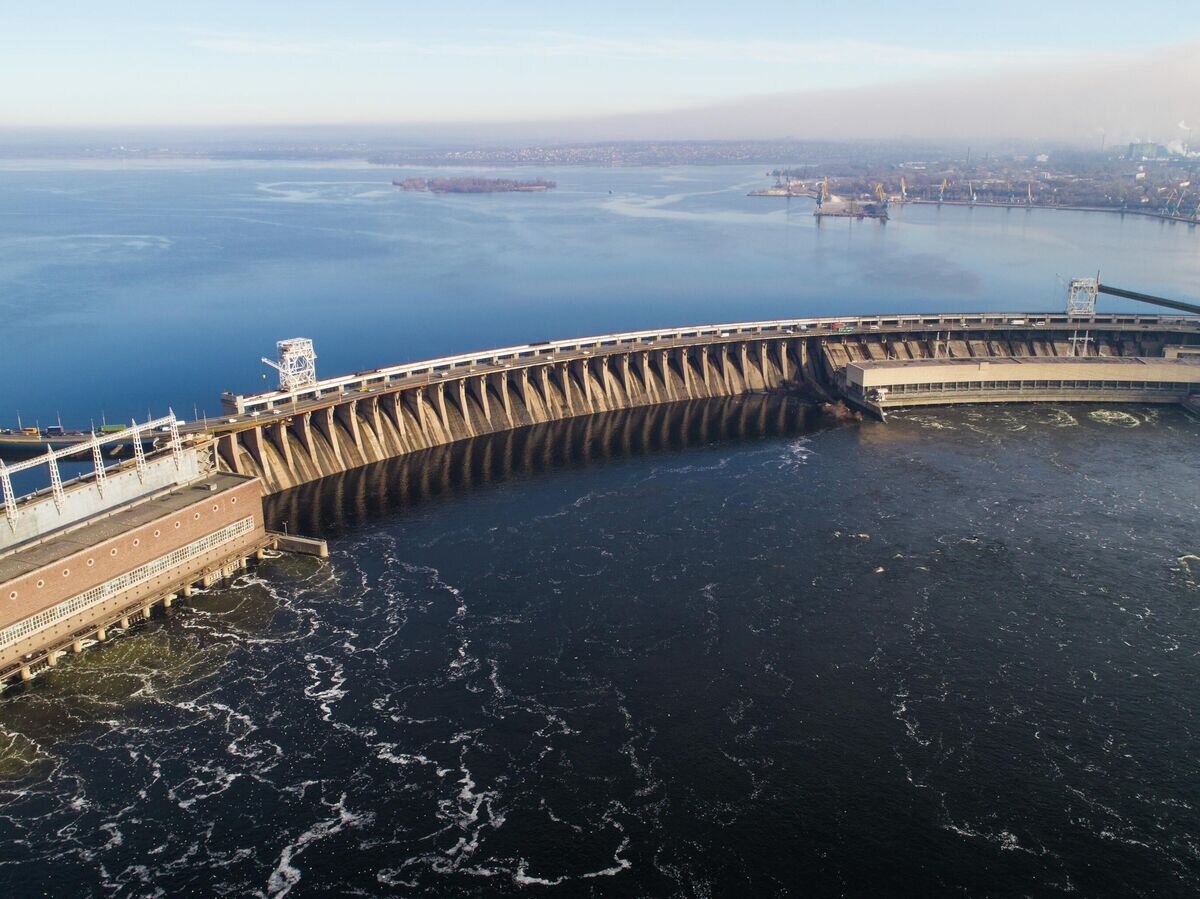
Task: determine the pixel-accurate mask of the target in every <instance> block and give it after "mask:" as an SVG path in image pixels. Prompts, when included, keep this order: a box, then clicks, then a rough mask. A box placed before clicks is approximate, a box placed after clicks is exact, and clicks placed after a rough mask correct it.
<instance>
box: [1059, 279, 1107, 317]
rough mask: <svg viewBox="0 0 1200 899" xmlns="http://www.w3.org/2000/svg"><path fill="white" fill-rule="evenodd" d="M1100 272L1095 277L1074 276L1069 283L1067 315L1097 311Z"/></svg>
mask: <svg viewBox="0 0 1200 899" xmlns="http://www.w3.org/2000/svg"><path fill="white" fill-rule="evenodd" d="M1099 289H1100V273H1099V272H1097V273H1096V277H1094V278H1072V279H1071V282H1070V283H1069V284H1068V285H1067V315H1092V314H1094V313H1095V311H1096V293H1097V291H1098V290H1099Z"/></svg>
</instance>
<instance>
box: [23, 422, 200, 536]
mask: <svg viewBox="0 0 1200 899" xmlns="http://www.w3.org/2000/svg"><path fill="white" fill-rule="evenodd" d="M161 428H166V429H167V430H168V432H169V434H170V440H169V443H168V445H169V447H170V450H171V452H172V454H173V455H174V457H175V467H176V468H179V467H180V466H181V465H182V453H183V444H182V443H181V442H180V438H179V421H178V420H177V419H176V418H175V413H174V412H171V413H170V414H168V415H164V416H163V417H162V418H156V419H154V420H152V421H145V422H142V423H141V424H138V423H137V422H136V421H135V422H133V423H132V424H131V425H130V426H129V427H128V428H125V429H124V430H123V431H116V432H111V431H110V432H101V433H99V434H95V433H93V434H92V439H91V440H87V441H78V442H76V443H72V444H71V445H69V446H64V447H62V448H60V449H51V450H49V451H48V452H47V453H46V454H45V455H43V456H34V457H33V458H32V459H26V460H25V461H23V462H17V463H16V464H13V465H8V464H6V463H5V462H3V461H2V460H0V491H2V494H3V500H4V514H5V516H6V517H7V518H8V524H9V527H12V528H15V527H16V522H17V514H18V510H17V504H18V503H19V502H20V500H21V499H23V498H24V497H17V496H15V495H14V493H13V486H12V476H13V475H14V474H16V473H18V472H21V471H28V470H30V469H32V468H39V467H41V466H43V465H45V466H46V467H47V468H48V469H49V472H50V489H51V490H52V491H53V493H54V503H55V505H57V506H58V507H59V508H60V509H61V508H62V504H63V500H64V498H65V495H66V494H65V491H64V489H63V480H62V476H61V474H60V473H59V470H58V460H59V459H67V458H70V457H72V456H79V455H82V454H84V453H90V454H91V457H92V464H93V466H94V468H95V472H94V478H95V484H96V487H97V489H99V491H100V495H101V496H103V495H104V485H105V480H106V475H107V470H106V468H105V466H104V456H103V454H102V453H101V452H100V448H101V447H102V446H104V445H105V444H111V443H132V444H133V451H134V459H135V464H136V466H137V470H138V476H139V477H141V476H142V475H143V474H144V473H145V470H146V452H145V447H143V446H142V439H143V435H144V434H147V433H149V434H153V433H155V432H157V431H158V430H159V429H161ZM46 439H47V442H53V441H54V438H53V437H49V438H46ZM65 439H70V438H69V437H67V438H65Z"/></svg>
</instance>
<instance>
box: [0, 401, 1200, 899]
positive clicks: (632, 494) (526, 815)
mask: <svg viewBox="0 0 1200 899" xmlns="http://www.w3.org/2000/svg"><path fill="white" fill-rule="evenodd" d="M1198 438H1200V422H1197V420H1196V419H1194V418H1189V417H1188V416H1186V415H1185V414H1184V413H1183V412H1182V411H1179V410H1177V409H1147V408H1141V407H1130V408H1112V409H1104V408H1099V407H1087V406H1061V407H1011V408H998V407H992V408H957V409H949V410H936V411H935V410H927V411H922V412H910V413H900V414H897V415H895V416H894V417H893V418H892V419H891V421H889V423H887V424H886V425H885V424H879V423H861V424H835V423H832V422H828V421H826V420H824V419H822V418H821V417H820V416H819V415H817V414H816V413H814V412H813V411H812V410H811V409H810V408H808V407H805V406H803V405H800V404H799V403H798V402H796V401H794V400H791V399H787V398H779V397H771V398H767V397H750V398H746V399H741V400H725V401H715V402H709V403H689V404H683V405H676V406H669V407H661V408H658V409H651V410H642V411H637V412H629V413H622V414H617V415H608V416H597V417H594V418H590V419H584V420H580V421H576V422H572V423H568V424H560V425H556V426H548V427H543V428H535V429H531V430H529V431H523V432H518V433H517V434H515V435H501V436H499V437H493V438H488V439H486V440H482V441H476V442H473V443H464V444H459V445H456V446H453V447H448V448H443V449H442V450H440V451H436V452H433V453H429V454H426V455H424V456H422V457H415V458H412V459H409V460H407V461H405V462H403V463H393V464H390V465H389V464H384V465H380V466H376V467H374V468H369V469H365V470H363V471H360V472H356V473H351V474H349V475H346V476H344V477H342V478H339V479H332V480H329V481H326V482H323V483H321V484H318V485H310V487H309V488H306V495H303V496H287V495H285V496H282V497H279V498H278V500H277V501H276V502H275V503H274V504H273V506H272V509H271V514H272V515H273V516H274V517H275V519H276V521H277V522H280V523H281V522H282V521H289V520H290V524H291V525H292V526H293V527H296V526H301V527H302V528H303V529H305V530H308V531H309V532H312V531H320V532H323V533H326V534H329V535H330V536H331V538H332V543H331V550H332V555H331V558H330V560H329V562H328V563H327V564H319V563H316V562H314V561H311V560H303V559H293V558H280V559H277V560H274V561H271V562H269V563H267V564H264V565H262V566H260V567H258V568H257V569H256V570H254V571H253V572H252V573H251V574H250V575H248V576H245V577H242V578H241V579H239V580H238V581H237V582H235V583H234V584H232V585H231V586H229V587H227V588H220V589H214V590H212V591H210V592H208V593H205V594H204V595H201V596H199V597H197V598H196V599H195V600H194V601H192V602H191V604H190V605H188V606H186V607H179V608H177V609H175V610H173V612H172V614H171V615H170V617H169V618H167V619H165V620H158V621H155V622H153V623H152V624H150V625H149V626H147V627H145V628H143V629H141V630H139V631H137V632H136V633H134V634H132V635H130V636H126V637H124V638H122V639H119V640H117V641H115V642H113V643H111V644H109V645H108V646H106V647H104V648H103V649H102V650H97V651H90V652H87V653H85V654H83V655H82V656H80V657H78V658H76V659H73V660H71V662H70V664H68V665H65V666H64V667H63V668H61V669H60V670H58V671H56V672H54V673H53V674H52V675H50V676H47V677H43V678H40V679H39V680H38V681H37V683H36V688H35V689H32V690H29V691H26V692H24V693H23V694H21V695H19V696H14V697H9V698H7V699H6V700H5V701H4V702H3V704H2V705H0V878H3V880H4V882H5V884H6V885H7V886H8V888H9V890H10V894H12V895H40V894H41V893H42V891H45V892H46V893H51V892H53V893H56V894H66V895H85V894H95V895H118V896H134V895H139V896H140V895H151V894H159V895H168V896H174V895H197V894H201V893H220V894H224V895H266V896H283V895H287V894H289V893H292V894H293V895H297V896H299V895H349V894H354V895H370V896H392V895H407V896H415V895H432V896H492V895H517V894H522V895H523V894H525V893H529V894H531V895H535V894H536V895H548V896H553V895H562V896H579V895H583V896H588V895H595V896H601V895H603V896H646V895H663V896H739V895H740V896H772V895H777V896H782V895H881V894H897V895H899V894H904V895H912V894H926V895H969V896H987V895H996V896H1001V895H1057V894H1065V893H1072V892H1073V893H1077V894H1079V895H1085V896H1100V895H1111V896H1168V895H1178V896H1186V895H1194V894H1195V892H1196V890H1197V889H1198V888H1200V839H1198V837H1197V834H1200V812H1198V810H1197V809H1198V807H1200V770H1198V764H1197V758H1198V757H1200V736H1198V734H1200V718H1198V712H1197V708H1198V703H1197V699H1198V698H1200V697H1198V694H1197V690H1198V687H1197V679H1196V671H1197V664H1198V653H1200V640H1198V639H1197V614H1198V608H1200V588H1198V583H1197V582H1198V580H1200V558H1197V556H1196V553H1197V552H1198V550H1200V545H1198V544H1197V542H1196V541H1197V527H1196V525H1197V521H1198V520H1200V483H1198V479H1197V477H1196V475H1197V471H1198V470H1200V440H1198Z"/></svg>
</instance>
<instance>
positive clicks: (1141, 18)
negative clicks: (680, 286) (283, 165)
mask: <svg viewBox="0 0 1200 899" xmlns="http://www.w3.org/2000/svg"><path fill="white" fill-rule="evenodd" d="M4 5H5V10H4V13H3V16H2V17H0V48H2V50H3V52H0V84H2V85H4V87H3V89H0V126H28V125H68V126H70V125H81V126H112V125H126V124H132V125H143V124H164V125H166V124H181V125H203V124H260V123H374V122H380V123H382V122H396V123H404V122H408V123H411V122H463V121H521V120H526V121H528V120H540V121H545V120H550V119H557V118H562V117H592V116H611V115H619V114H623V113H637V112H644V111H651V110H660V109H676V108H681V107H694V106H705V105H710V104H720V103H721V102H723V101H728V100H731V99H734V98H740V97H746V96H760V95H765V94H777V93H796V92H810V91H814V92H828V91H831V90H839V89H848V88H862V87H873V86H877V85H887V84H895V83H897V82H900V83H905V82H909V81H912V80H914V79H915V80H918V81H919V80H926V81H930V80H932V81H936V82H938V83H940V84H954V83H957V82H959V81H961V80H962V79H964V78H977V77H981V76H987V77H993V76H995V75H997V74H998V75H1000V76H1003V77H1007V76H1008V75H1009V74H1014V75H1020V74H1022V73H1024V72H1025V71H1026V70H1029V69H1034V70H1038V71H1045V70H1046V67H1055V68H1062V69H1063V70H1064V71H1065V70H1072V71H1078V70H1079V69H1081V68H1086V67H1091V66H1100V67H1104V66H1108V65H1110V64H1113V63H1114V61H1115V63H1116V64H1120V63H1121V62H1122V61H1125V60H1129V59H1137V58H1141V59H1142V60H1143V61H1144V60H1146V59H1149V60H1153V59H1154V56H1153V54H1154V52H1155V51H1156V48H1159V47H1164V46H1175V47H1178V46H1180V45H1184V44H1187V43H1189V42H1195V41H1197V40H1198V39H1200V12H1197V6H1196V0H1186V2H1170V0H1140V2H1138V3H1136V4H1131V3H1129V2H1128V0H1122V2H1107V0H1099V2H1097V0H1091V2H1073V0H1071V2H1061V0H1005V2H1003V3H1000V2H989V3H986V4H983V3H971V2H959V3H939V2H929V0H912V2H906V3H898V2H894V0H892V2H876V0H852V2H821V3H809V2H795V0H768V2H750V3H746V2H742V3H735V2H731V0H725V2H719V3H718V2H703V0H698V2H697V0H693V2H687V3H675V2H654V0H637V2H629V0H604V2H600V0H597V2H587V3H576V2H570V0H557V2H539V0H503V2H501V0H494V2H488V3H480V2H469V0H437V2H428V0H425V2H383V0H359V2H354V0H343V2H336V3H335V2H330V0H324V2H305V0H293V2H276V0H236V2H234V0H205V2H175V0H158V2H130V0H105V2H102V3H97V2H74V3H71V2H54V0H44V2H28V3H21V2H17V0H8V2H5V4H4ZM1197 89H1200V84H1198V85H1193V90H1197ZM785 131H786V129H781V130H780V131H779V132H778V133H780V134H782V133H785ZM764 136H772V135H764Z"/></svg>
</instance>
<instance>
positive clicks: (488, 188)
mask: <svg viewBox="0 0 1200 899" xmlns="http://www.w3.org/2000/svg"><path fill="white" fill-rule="evenodd" d="M392 184H394V185H396V187H398V188H400V189H401V190H419V191H429V192H432V193H435V194H498V193H511V192H514V191H517V192H522V193H528V192H533V191H541V190H550V189H551V188H553V187H557V185H556V184H555V183H554V182H553V181H546V180H545V179H543V178H534V179H533V180H531V181H514V180H513V179H511V178H428V179H426V178H405V179H404V180H403V181H401V180H400V179H399V178H397V179H395V180H393V181H392Z"/></svg>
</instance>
